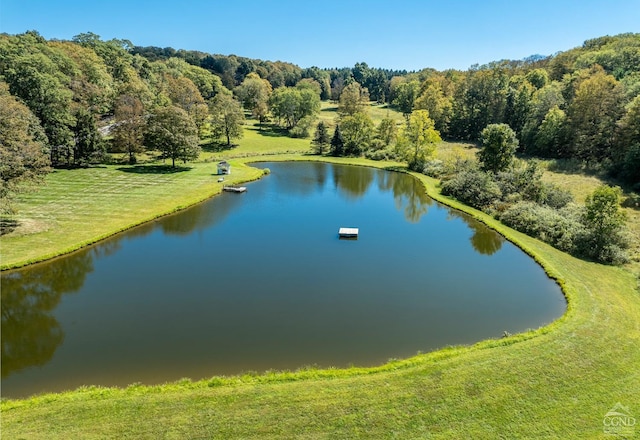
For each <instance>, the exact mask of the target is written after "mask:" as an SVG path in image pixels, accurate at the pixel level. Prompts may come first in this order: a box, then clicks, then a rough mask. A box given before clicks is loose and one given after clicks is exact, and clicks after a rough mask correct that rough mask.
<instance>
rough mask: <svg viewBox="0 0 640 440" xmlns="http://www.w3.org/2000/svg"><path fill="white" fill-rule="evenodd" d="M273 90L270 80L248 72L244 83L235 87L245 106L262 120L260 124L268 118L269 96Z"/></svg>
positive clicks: (255, 116)
mask: <svg viewBox="0 0 640 440" xmlns="http://www.w3.org/2000/svg"><path fill="white" fill-rule="evenodd" d="M272 92H273V90H272V88H271V84H269V81H267V80H266V79H262V78H260V77H259V76H258V74H256V73H250V74H248V75H247V76H246V78H245V79H244V81H242V84H240V85H239V86H238V87H236V89H235V93H236V95H237V96H238V99H239V100H240V102H242V105H243V106H244V108H245V109H247V110H249V111H250V112H251V114H252V115H253V117H254V118H256V119H258V120H259V121H260V124H262V123H263V122H264V121H265V120H266V118H267V113H268V110H269V106H268V103H269V97H270V96H271V93H272Z"/></svg>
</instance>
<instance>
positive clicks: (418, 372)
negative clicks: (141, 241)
mask: <svg viewBox="0 0 640 440" xmlns="http://www.w3.org/2000/svg"><path fill="white" fill-rule="evenodd" d="M273 160H323V161H330V162H336V163H345V164H347V163H348V164H354V165H366V166H377V167H381V168H385V167H388V168H393V167H396V166H398V165H399V164H393V163H376V162H371V161H367V160H364V159H342V158H340V159H336V158H318V157H313V156H302V155H299V154H296V155H279V156H269V157H248V158H244V159H237V160H236V161H235V162H234V164H235V167H234V169H233V172H232V176H231V177H233V179H234V182H236V180H235V179H238V180H237V182H240V181H242V180H241V179H242V178H244V177H247V178H248V177H250V176H252V174H251V172H250V170H252V169H253V168H250V167H248V166H246V165H247V164H249V163H250V162H255V161H273ZM203 166H204V165H203ZM208 166H213V165H212V164H209V165H208ZM199 167H200V165H199V164H196V165H194V168H193V169H196V170H199ZM245 168H246V170H247V173H248V174H247V175H246V176H244V175H243V174H242V173H240V172H239V173H238V174H234V173H236V169H237V170H241V169H245ZM193 169H192V170H191V171H193ZM116 171H117V170H116ZM191 171H189V172H191ZM201 171H202V170H201ZM198 172H200V171H198ZM202 173H204V174H203V175H202V176H200V177H198V178H199V179H200V178H203V179H204V175H205V174H206V173H205V172H204V171H202ZM176 174H181V175H182V174H186V172H185V173H176ZM194 175H195V174H194ZM414 176H415V177H416V178H418V179H420V180H421V181H422V182H423V184H424V185H425V188H426V191H427V193H428V194H429V195H430V196H431V197H432V198H434V199H435V200H438V201H439V202H441V203H444V204H446V205H448V206H451V207H453V208H456V209H460V210H462V211H464V212H467V213H469V214H471V215H472V216H474V217H475V218H476V219H478V220H480V221H482V222H484V223H486V224H487V225H488V226H490V227H492V228H494V229H496V230H497V231H498V232H500V233H501V234H503V235H504V236H505V237H506V238H507V239H509V240H510V241H512V242H514V243H515V244H516V245H518V246H519V247H521V248H522V249H523V250H524V251H525V252H527V253H528V254H529V255H531V256H532V257H533V258H535V259H536V261H538V263H540V264H541V265H542V266H543V267H544V269H545V271H546V272H547V273H548V274H549V276H551V277H552V278H554V279H556V280H557V281H558V282H559V284H560V285H561V286H562V289H563V292H564V294H565V295H566V297H567V300H568V306H569V307H568V310H567V312H566V313H565V315H564V316H563V317H562V318H560V319H559V320H557V321H555V322H554V323H551V324H550V325H548V326H545V327H543V328H541V329H537V330H532V331H530V332H525V333H521V334H518V335H514V336H512V337H509V338H505V339H499V340H487V341H483V342H480V343H478V344H475V345H473V346H470V347H452V348H447V349H443V350H438V351H434V352H431V353H427V354H423V355H418V356H415V357H412V358H409V359H405V360H401V361H395V362H390V363H387V364H385V365H382V366H379V367H373V368H350V369H325V370H316V369H302V370H300V371H298V372H270V373H265V374H247V375H243V376H233V377H214V378H211V379H207V380H203V381H198V382H191V381H188V380H184V381H179V382H176V383H172V384H166V385H160V386H138V385H136V386H131V387H129V388H126V389H118V388H100V387H87V388H84V389H80V390H77V391H71V392H67V393H60V394H49V395H42V396H37V397H33V398H29V399H21V400H3V401H2V405H1V409H2V431H3V433H4V434H5V435H8V436H9V437H11V438H70V437H82V438H111V437H121V438H281V437H298V438H336V437H337V438H371V437H374V438H394V437H399V438H407V437H410V438H411V437H414V438H415V437H420V438H424V437H433V438H452V437H453V438H496V437H505V438H514V437H560V438H599V437H605V436H604V434H603V429H602V419H603V417H604V414H605V413H606V412H607V411H608V410H609V409H611V407H613V406H614V405H615V404H616V403H617V402H620V403H622V404H623V405H625V406H629V407H630V411H631V412H632V414H633V415H635V416H636V417H638V414H640V407H638V406H637V401H638V399H637V396H639V395H640V373H638V369H637V366H638V365H640V348H639V347H640V344H639V342H640V295H639V294H638V290H637V280H636V279H635V278H634V276H633V275H632V274H631V273H630V272H629V271H626V270H624V269H620V268H615V267H608V266H602V265H598V264H595V263H589V262H585V261H582V260H578V259H576V258H574V257H571V256H569V255H566V254H564V253H562V252H560V251H558V250H556V249H553V248H552V247H550V246H548V245H546V244H544V243H541V242H539V241H537V240H535V239H532V238H531V237H528V236H526V235H524V234H521V233H518V232H516V231H513V230H511V229H509V228H506V227H505V226H503V225H501V224H500V223H499V222H497V221H496V220H495V219H493V218H491V217H489V216H487V215H486V214H484V213H482V212H480V211H476V210H474V209H471V208H469V207H466V206H464V205H462V204H460V203H459V202H456V201H455V200H452V199H449V198H447V197H444V196H442V195H441V194H440V193H439V190H438V185H437V181H436V180H434V179H431V178H428V177H426V176H422V175H416V174H414ZM257 177H259V175H258V176H257ZM214 182H215V180H214ZM230 182H231V181H229V182H226V183H230ZM191 183H193V182H191ZM209 183H211V182H209ZM166 184H167V185H169V186H170V185H171V183H170V182H168V183H166ZM158 185H161V184H158ZM214 189H215V184H214ZM178 194H179V192H178ZM213 194H215V192H213ZM194 200H195V199H194ZM194 203H195V202H194ZM179 205H180V206H182V205H184V203H183V204H179ZM183 207H185V206H183ZM4 246H6V244H5V243H3V254H4ZM3 259H4V256H3ZM3 265H4V261H3ZM634 405H636V406H634ZM637 429H640V428H637Z"/></svg>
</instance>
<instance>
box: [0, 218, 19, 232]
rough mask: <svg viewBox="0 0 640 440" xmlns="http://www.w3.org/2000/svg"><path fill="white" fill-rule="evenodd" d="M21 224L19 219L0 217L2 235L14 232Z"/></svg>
mask: <svg viewBox="0 0 640 440" xmlns="http://www.w3.org/2000/svg"><path fill="white" fill-rule="evenodd" d="M19 225H20V222H18V220H14V219H11V218H0V236H2V235H6V234H10V233H12V232H13V231H15V229H16V228H17V227H18V226H19Z"/></svg>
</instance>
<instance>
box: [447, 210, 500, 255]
mask: <svg viewBox="0 0 640 440" xmlns="http://www.w3.org/2000/svg"><path fill="white" fill-rule="evenodd" d="M450 215H455V216H456V217H460V218H461V219H462V220H463V221H464V222H465V223H466V224H467V226H469V228H470V229H471V230H472V231H473V235H472V236H471V238H470V239H469V240H470V241H471V246H473V248H474V249H475V250H476V251H477V252H478V253H480V254H482V255H493V254H495V253H496V252H498V251H499V250H500V249H501V248H502V244H503V243H504V237H503V236H502V235H500V234H498V233H497V232H496V231H494V230H493V229H489V228H488V227H487V226H486V225H485V224H483V223H481V222H479V221H478V220H475V219H473V218H472V217H469V216H468V215H464V214H462V213H457V212H455V211H450Z"/></svg>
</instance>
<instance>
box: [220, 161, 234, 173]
mask: <svg viewBox="0 0 640 440" xmlns="http://www.w3.org/2000/svg"><path fill="white" fill-rule="evenodd" d="M218 174H231V164H230V163H229V162H227V161H226V160H223V161H222V162H218Z"/></svg>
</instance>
